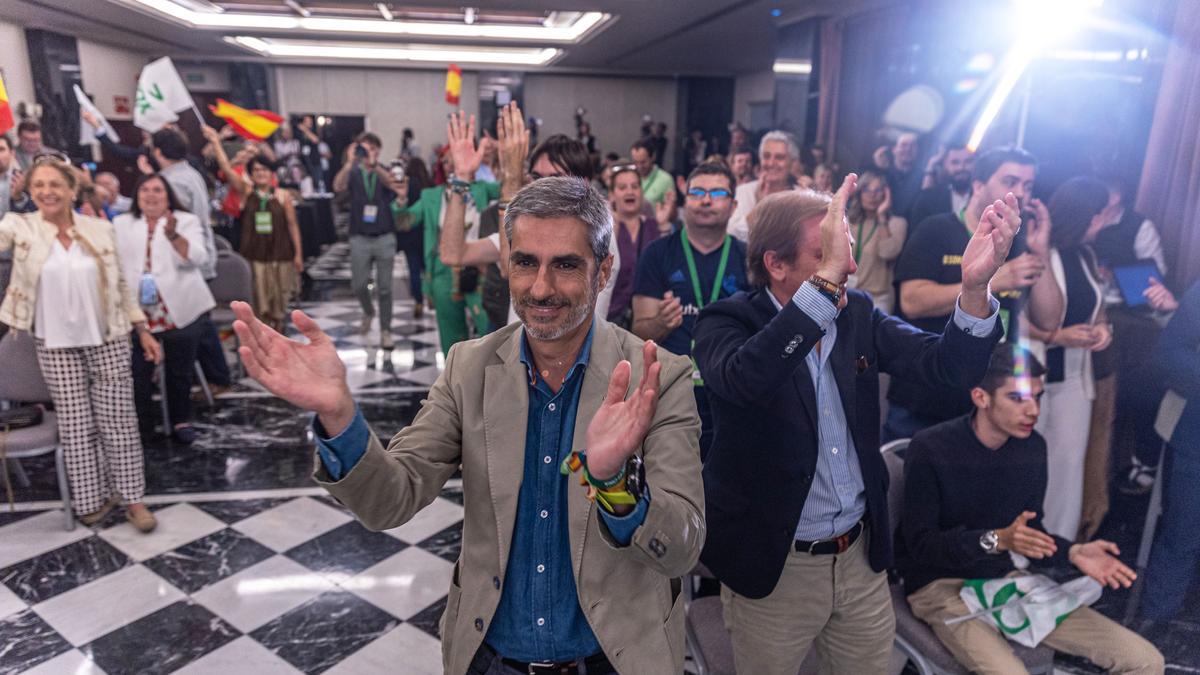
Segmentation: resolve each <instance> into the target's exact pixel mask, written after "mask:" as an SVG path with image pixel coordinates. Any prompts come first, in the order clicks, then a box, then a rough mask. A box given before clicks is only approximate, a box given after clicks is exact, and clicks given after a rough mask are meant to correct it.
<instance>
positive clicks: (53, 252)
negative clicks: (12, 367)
mask: <svg viewBox="0 0 1200 675" xmlns="http://www.w3.org/2000/svg"><path fill="white" fill-rule="evenodd" d="M27 185H28V188H29V193H30V195H31V196H32V197H33V202H34V204H36V205H37V208H38V210H37V212H35V213H29V214H24V215H19V214H15V213H9V214H7V215H6V216H5V217H4V219H3V220H0V251H8V250H12V252H13V273H12V282H11V283H10V284H9V287H8V290H7V292H6V293H5V297H4V302H3V304H0V322H3V323H4V324H6V325H8V326H9V327H10V328H12V329H13V330H14V331H29V330H31V329H32V330H33V333H34V336H35V339H36V346H37V354H38V361H39V363H40V364H41V368H42V373H43V375H44V376H45V378H46V384H47V386H48V387H49V389H50V396H51V398H53V400H54V408H55V412H56V413H57V415H58V433H59V438H60V440H61V442H62V445H63V451H64V455H65V458H66V463H67V476H68V477H69V478H70V482H71V492H72V495H73V497H74V505H75V511H76V513H78V514H80V520H81V521H83V523H84V524H87V525H92V524H95V523H97V522H99V521H100V520H101V519H103V518H104V516H105V515H107V514H108V512H109V511H111V510H112V509H113V508H114V507H115V506H116V505H117V504H118V503H120V502H121V501H124V502H125V508H126V513H125V515H126V517H127V518H129V520H130V522H132V523H133V525H134V526H135V527H137V528H138V529H140V530H142V531H143V532H149V531H150V530H152V529H154V527H155V524H156V522H155V519H154V515H153V514H151V513H150V511H149V510H148V509H147V508H146V506H145V505H144V504H143V503H142V498H143V496H144V493H145V490H146V479H145V471H144V466H143V459H142V444H141V440H140V439H139V437H138V430H137V414H136V413H135V412H134V406H133V390H132V386H131V378H130V365H129V359H130V348H129V333H130V330H131V329H133V328H136V329H137V339H138V341H139V343H140V344H141V345H142V348H143V349H144V350H145V354H146V358H147V359H150V360H154V361H157V360H158V359H160V358H161V353H160V351H159V348H158V343H157V342H156V341H155V340H154V337H153V336H152V335H150V331H149V329H148V328H147V327H146V323H145V322H146V317H145V316H144V315H143V314H142V310H141V309H140V308H139V307H138V305H137V302H136V301H135V300H134V298H133V296H132V294H131V293H130V289H129V286H128V285H127V284H126V283H125V278H124V276H123V275H122V274H121V269H120V265H119V264H118V263H117V254H116V238H115V236H114V234H113V228H112V224H111V223H109V222H107V221H104V220H100V219H98V218H92V217H89V216H84V215H81V214H77V213H74V212H73V211H72V210H71V206H72V204H73V203H74V201H75V191H76V185H77V177H76V174H75V172H74V171H73V170H72V169H71V166H70V165H69V164H67V163H66V162H64V161H62V160H61V159H59V158H57V157H55V156H42V157H38V158H36V159H35V161H34V163H33V165H32V166H31V168H30V170H29V174H28V176H27ZM23 338H25V336H24V335H20V334H19V335H17V336H16V339H23Z"/></svg>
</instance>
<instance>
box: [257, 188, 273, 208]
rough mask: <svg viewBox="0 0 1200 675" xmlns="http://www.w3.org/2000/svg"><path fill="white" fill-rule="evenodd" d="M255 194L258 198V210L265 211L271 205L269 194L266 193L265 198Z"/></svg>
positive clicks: (258, 193) (261, 194)
mask: <svg viewBox="0 0 1200 675" xmlns="http://www.w3.org/2000/svg"><path fill="white" fill-rule="evenodd" d="M255 194H256V195H257V196H258V210H259V211H267V210H268V209H267V205H268V204H270V203H271V193H270V192H268V193H267V194H266V195H265V196H264V195H263V193H261V192H256V193H255Z"/></svg>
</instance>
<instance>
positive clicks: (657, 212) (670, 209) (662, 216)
mask: <svg viewBox="0 0 1200 675" xmlns="http://www.w3.org/2000/svg"><path fill="white" fill-rule="evenodd" d="M673 215H675V191H674V190H667V191H666V193H665V194H663V198H662V201H660V202H659V203H657V204H655V205H654V220H655V221H657V222H658V224H659V225H660V226H661V225H662V224H663V223H670V222H671V220H672V216H673Z"/></svg>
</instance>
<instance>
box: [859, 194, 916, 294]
mask: <svg viewBox="0 0 1200 675" xmlns="http://www.w3.org/2000/svg"><path fill="white" fill-rule="evenodd" d="M846 220H847V221H848V222H849V223H850V234H851V235H853V237H854V239H853V241H854V262H856V263H857V264H858V272H857V273H855V274H854V275H852V276H851V277H850V279H849V280H848V281H847V282H846V285H847V286H849V287H850V288H857V289H859V290H862V291H866V292H867V293H870V294H871V299H872V300H874V301H875V306H876V307H878V308H879V309H881V310H883V311H884V312H887V313H889V314H890V313H891V312H892V299H893V298H892V296H893V292H892V277H893V269H894V267H895V264H896V258H899V257H900V251H901V249H903V248H904V238H905V236H907V234H908V221H906V220H904V219H903V218H901V217H900V216H897V215H895V214H893V213H892V193H891V190H889V189H888V184H887V179H885V178H884V177H883V175H882V174H878V173H875V172H874V171H865V172H863V175H862V176H861V177H860V178H859V179H858V192H856V193H855V194H854V196H853V197H851V198H850V205H849V207H847V209H846Z"/></svg>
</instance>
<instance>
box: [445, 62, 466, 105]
mask: <svg viewBox="0 0 1200 675" xmlns="http://www.w3.org/2000/svg"><path fill="white" fill-rule="evenodd" d="M460 94H462V68H459V67H458V66H456V65H454V64H453V63H451V64H450V67H449V68H448V69H447V70H446V103H449V104H450V105H458V97H459V95H460Z"/></svg>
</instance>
